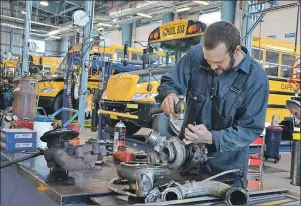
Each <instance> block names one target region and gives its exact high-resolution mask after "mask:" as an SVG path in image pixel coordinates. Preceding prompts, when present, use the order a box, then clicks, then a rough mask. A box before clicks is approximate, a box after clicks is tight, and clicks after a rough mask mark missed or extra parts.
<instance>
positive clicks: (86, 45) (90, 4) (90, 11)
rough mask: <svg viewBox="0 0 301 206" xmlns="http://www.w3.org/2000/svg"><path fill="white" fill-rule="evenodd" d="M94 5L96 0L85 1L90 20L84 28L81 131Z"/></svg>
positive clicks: (83, 119) (79, 117)
mask: <svg viewBox="0 0 301 206" xmlns="http://www.w3.org/2000/svg"><path fill="white" fill-rule="evenodd" d="M94 5H95V1H94V0H93V1H85V11H86V13H87V14H88V16H89V22H88V24H87V25H86V26H85V28H84V39H83V50H82V51H83V58H82V75H81V91H80V99H79V115H78V119H79V124H80V126H81V131H84V126H85V109H86V94H87V85H88V70H87V68H86V66H85V65H86V63H87V62H88V61H89V54H90V48H91V43H90V34H91V32H92V30H93V18H94Z"/></svg>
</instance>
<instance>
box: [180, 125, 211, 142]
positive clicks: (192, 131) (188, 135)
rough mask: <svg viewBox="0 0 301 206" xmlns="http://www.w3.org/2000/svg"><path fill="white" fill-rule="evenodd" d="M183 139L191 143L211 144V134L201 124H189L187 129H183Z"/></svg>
mask: <svg viewBox="0 0 301 206" xmlns="http://www.w3.org/2000/svg"><path fill="white" fill-rule="evenodd" d="M185 139H186V140H188V141H190V142H193V143H203V144H212V134H211V132H209V131H208V129H207V128H206V126H205V125H203V124H200V125H196V126H194V125H192V124H189V125H188V128H185Z"/></svg>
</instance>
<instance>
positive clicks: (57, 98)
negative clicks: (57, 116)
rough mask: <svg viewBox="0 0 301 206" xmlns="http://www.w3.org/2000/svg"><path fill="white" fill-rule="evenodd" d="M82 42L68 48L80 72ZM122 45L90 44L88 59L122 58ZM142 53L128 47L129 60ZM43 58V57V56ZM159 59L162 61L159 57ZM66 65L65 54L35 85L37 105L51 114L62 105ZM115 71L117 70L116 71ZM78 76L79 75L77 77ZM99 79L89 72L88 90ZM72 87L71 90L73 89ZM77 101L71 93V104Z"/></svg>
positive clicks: (117, 59)
mask: <svg viewBox="0 0 301 206" xmlns="http://www.w3.org/2000/svg"><path fill="white" fill-rule="evenodd" d="M81 50H82V44H76V45H73V46H72V48H71V49H70V50H69V52H68V53H69V54H72V55H73V59H74V62H73V68H74V69H75V70H76V71H77V72H78V74H80V73H81V69H80V67H81V66H80V59H81ZM123 50H124V49H123V47H122V46H118V45H110V46H108V47H101V46H95V45H94V46H92V47H91V50H90V60H91V61H93V60H100V61H119V60H120V59H123V58H124V54H123V53H124V51H123ZM142 54H143V50H142V49H137V48H131V47H129V49H128V58H127V59H129V60H141V56H142ZM156 54H158V55H159V56H160V58H161V57H164V56H165V55H164V53H163V52H160V51H159V52H156ZM43 58H44V57H43ZM38 61H39V60H38V59H37V58H36V57H33V64H36V63H37V62H38ZM160 61H164V59H163V58H161V60H160ZM66 67H67V55H66V56H65V57H64V59H63V60H62V61H61V64H60V66H58V67H57V68H56V71H52V72H51V73H50V75H48V76H47V75H46V78H44V79H41V80H39V82H38V84H37V85H36V86H35V87H36V95H37V97H38V99H39V106H41V107H43V108H44V109H45V110H46V112H47V113H49V114H51V113H53V112H55V111H56V110H58V109H60V108H61V107H62V101H63V90H64V74H65V71H66ZM116 73H117V72H116ZM78 78H79V77H78ZM100 81H101V79H100V78H99V76H97V75H94V73H93V72H92V73H89V77H88V85H87V88H88V90H91V89H94V88H99V86H100ZM78 83H79V82H77V83H76V82H74V83H73V86H72V88H73V89H74V87H76V86H79V85H78ZM73 89H72V90H73ZM91 100H92V95H91V94H90V95H88V96H87V105H91ZM77 104H78V101H77V100H76V99H75V97H74V94H72V103H71V104H70V105H72V107H73V108H76V105H77Z"/></svg>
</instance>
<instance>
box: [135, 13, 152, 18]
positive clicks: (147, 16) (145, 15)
mask: <svg viewBox="0 0 301 206" xmlns="http://www.w3.org/2000/svg"><path fill="white" fill-rule="evenodd" d="M137 15H138V16H143V17H146V18H153V17H152V16H151V15H147V14H143V13H137Z"/></svg>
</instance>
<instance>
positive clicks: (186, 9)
mask: <svg viewBox="0 0 301 206" xmlns="http://www.w3.org/2000/svg"><path fill="white" fill-rule="evenodd" d="M188 10H190V7H184V8H180V9H177V10H176V12H182V11H188Z"/></svg>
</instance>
